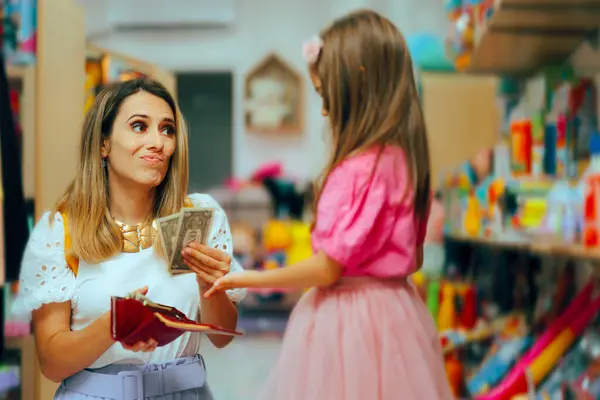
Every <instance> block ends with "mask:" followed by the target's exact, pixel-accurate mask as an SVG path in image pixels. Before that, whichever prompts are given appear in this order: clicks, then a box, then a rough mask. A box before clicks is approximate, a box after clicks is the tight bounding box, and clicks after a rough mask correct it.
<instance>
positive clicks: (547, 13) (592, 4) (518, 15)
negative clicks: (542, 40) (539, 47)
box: [489, 0, 600, 33]
mask: <svg viewBox="0 0 600 400" xmlns="http://www.w3.org/2000/svg"><path fill="white" fill-rule="evenodd" d="M599 21H600V1H598V0H587V1H584V0H579V1H568V0H567V1H565V0H523V1H521V0H504V1H501V2H500V6H499V7H498V8H497V9H496V11H495V12H494V15H493V16H492V18H491V20H490V22H489V27H491V28H492V29H514V30H519V29H523V30H531V31H535V30H543V31H547V32H550V33H552V32H557V33H561V32H562V33H565V32H564V31H568V32H566V33H581V32H583V33H586V32H589V31H590V30H594V29H596V28H598V26H599V25H600V23H599Z"/></svg>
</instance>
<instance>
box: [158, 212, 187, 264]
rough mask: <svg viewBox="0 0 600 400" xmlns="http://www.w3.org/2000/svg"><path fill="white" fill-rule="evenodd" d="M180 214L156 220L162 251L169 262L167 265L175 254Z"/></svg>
mask: <svg viewBox="0 0 600 400" xmlns="http://www.w3.org/2000/svg"><path fill="white" fill-rule="evenodd" d="M181 216H182V213H181V212H178V213H177V214H173V215H168V216H166V217H163V218H158V219H157V220H156V226H157V230H158V234H159V235H160V240H161V243H162V247H163V251H164V252H165V256H166V258H167V260H168V261H169V264H170V263H171V262H172V261H173V254H174V252H175V246H176V244H177V243H176V242H177V233H178V232H179V225H180V224H181Z"/></svg>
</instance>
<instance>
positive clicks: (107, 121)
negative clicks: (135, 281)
mask: <svg viewBox="0 0 600 400" xmlns="http://www.w3.org/2000/svg"><path fill="white" fill-rule="evenodd" d="M141 91H144V92H147V93H150V94H152V95H154V96H157V97H159V98H161V99H162V100H164V101H165V102H166V103H167V104H168V105H169V107H170V108H171V111H172V112H173V115H174V116H175V120H176V121H175V123H176V125H177V133H176V142H177V145H176V149H175V153H174V154H173V156H172V157H171V160H170V165H169V170H168V172H167V175H166V176H165V178H164V180H163V181H162V183H161V184H160V185H159V186H158V187H157V188H156V191H157V192H156V197H155V204H154V208H153V214H154V215H152V217H153V218H158V217H163V216H167V215H170V214H173V213H176V212H178V211H179V210H180V209H181V207H182V206H183V204H184V201H185V196H186V193H187V185H188V144H187V127H186V123H185V121H184V120H183V116H182V115H181V113H180V111H179V109H178V107H177V104H176V103H175V100H174V99H173V97H172V96H171V94H170V93H169V92H168V90H167V89H166V88H165V87H164V86H163V85H161V84H160V83H158V82H157V81H154V80H152V79H148V78H140V79H133V80H130V81H126V82H122V83H118V84H116V85H113V86H109V87H107V88H106V89H104V90H103V91H102V92H101V93H100V94H99V95H98V96H97V97H96V99H95V101H94V105H93V106H92V108H91V110H90V111H89V112H88V113H87V115H86V117H85V121H84V124H83V129H82V133H81V144H80V149H79V165H78V168H77V172H76V176H75V179H74V180H73V182H71V184H70V185H69V187H68V188H67V190H66V191H65V193H64V194H63V196H62V197H61V198H60V199H59V200H58V202H57V203H56V206H55V210H54V212H66V213H67V215H68V217H69V230H70V234H71V238H72V249H71V252H72V254H73V255H74V256H76V257H78V258H81V259H83V260H85V261H87V262H90V263H98V262H100V261H103V260H105V259H107V258H109V257H111V256H114V255H115V254H118V253H119V252H120V251H121V248H122V245H123V236H122V233H121V230H120V228H119V226H118V225H117V224H116V223H115V221H114V219H113V218H112V217H111V215H110V211H109V196H110V193H109V190H108V176H107V171H106V168H103V166H102V155H101V153H100V149H101V146H102V144H103V142H104V140H105V139H107V138H108V137H109V136H110V135H111V132H112V128H113V124H114V121H115V118H116V116H117V113H118V112H119V108H120V107H121V104H122V103H123V101H125V99H127V98H128V97H129V96H131V95H133V94H135V93H138V92H141ZM54 212H53V213H52V214H51V215H54ZM52 220H53V219H52V218H51V221H52ZM154 246H155V248H156V249H157V250H158V251H159V253H161V254H162V251H161V247H160V245H159V244H158V241H155V244H154Z"/></svg>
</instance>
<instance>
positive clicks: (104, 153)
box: [100, 140, 110, 158]
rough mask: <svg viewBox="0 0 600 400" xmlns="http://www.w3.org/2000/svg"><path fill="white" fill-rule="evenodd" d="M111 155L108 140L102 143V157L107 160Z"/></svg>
mask: <svg viewBox="0 0 600 400" xmlns="http://www.w3.org/2000/svg"><path fill="white" fill-rule="evenodd" d="M109 153H110V143H109V142H108V140H104V142H102V147H100V154H101V155H102V158H106V157H108V154H109Z"/></svg>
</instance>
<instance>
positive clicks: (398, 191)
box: [312, 146, 429, 278]
mask: <svg viewBox="0 0 600 400" xmlns="http://www.w3.org/2000/svg"><path fill="white" fill-rule="evenodd" d="M378 153H379V149H372V150H369V151H367V152H364V153H361V154H359V155H357V156H353V157H350V158H348V159H346V160H344V161H343V162H342V163H341V164H340V165H339V166H338V167H336V168H335V169H334V170H333V171H332V172H331V173H330V175H329V178H328V179H327V181H326V183H325V187H324V188H323V192H322V194H321V198H320V199H319V204H318V207H317V221H316V225H315V228H314V230H313V233H312V241H313V249H314V251H315V252H318V251H323V252H324V253H325V254H327V256H329V257H330V258H332V259H334V260H335V261H337V262H338V263H339V264H341V265H342V266H343V267H344V271H343V276H348V277H352V276H370V277H376V278H401V277H406V276H408V275H410V274H412V273H413V272H415V271H416V270H417V269H418V267H419V266H417V265H416V250H417V247H418V246H422V245H423V241H424V239H425V233H426V226H427V218H428V214H429V212H427V215H426V216H425V217H424V218H421V220H417V218H416V217H415V214H414V204H413V199H414V196H413V189H412V187H413V186H412V184H411V183H410V177H409V172H408V167H407V164H406V160H405V156H404V152H403V150H402V149H400V148H398V147H392V146H387V147H385V148H384V149H383V151H382V154H381V156H380V158H379V161H377V156H378ZM375 165H376V169H375V170H373V168H375Z"/></svg>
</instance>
